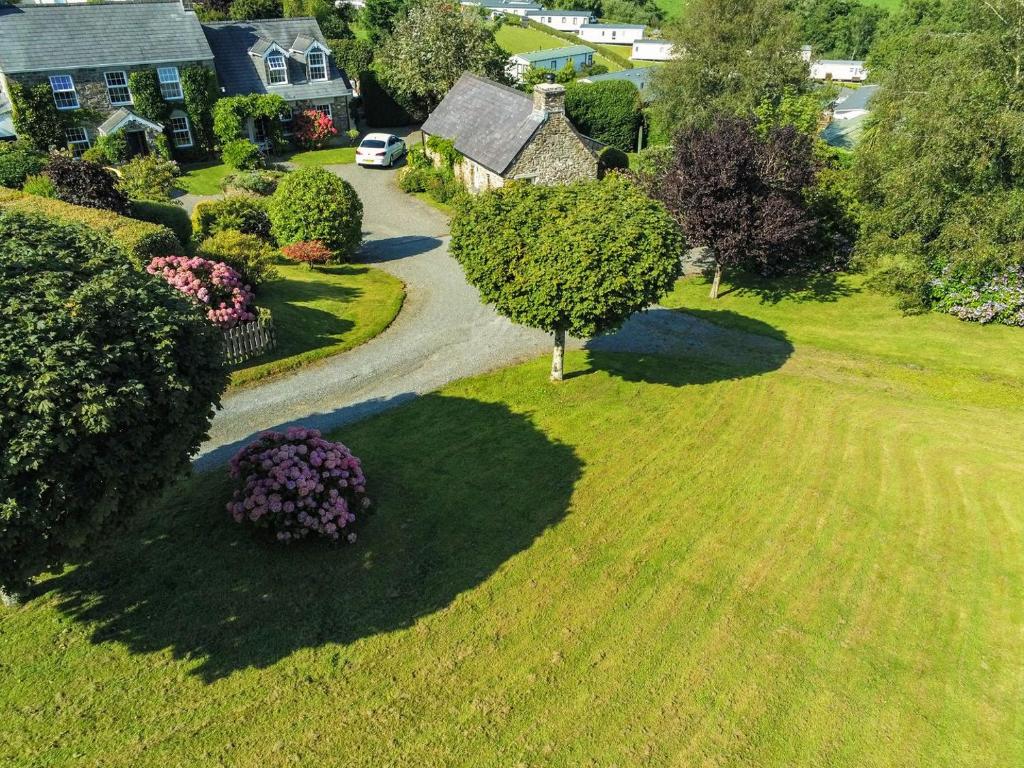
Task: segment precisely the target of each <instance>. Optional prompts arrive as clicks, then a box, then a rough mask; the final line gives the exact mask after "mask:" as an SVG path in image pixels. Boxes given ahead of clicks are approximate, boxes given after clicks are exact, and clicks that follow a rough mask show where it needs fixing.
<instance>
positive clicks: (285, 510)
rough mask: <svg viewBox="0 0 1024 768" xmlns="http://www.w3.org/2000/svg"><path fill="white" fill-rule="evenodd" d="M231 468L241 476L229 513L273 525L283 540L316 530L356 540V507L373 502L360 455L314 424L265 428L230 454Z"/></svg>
mask: <svg viewBox="0 0 1024 768" xmlns="http://www.w3.org/2000/svg"><path fill="white" fill-rule="evenodd" d="M230 472H231V477H233V478H235V479H236V480H239V481H241V487H240V488H238V489H236V490H235V492H234V495H233V496H232V498H231V501H230V502H228V507H227V509H228V512H229V513H230V515H231V516H232V517H233V518H234V520H235V522H237V523H243V522H249V523H252V524H253V525H255V526H256V527H258V528H266V529H269V530H270V531H272V532H273V533H274V535H275V536H276V538H277V539H278V541H285V542H288V541H293V540H296V539H302V538H305V537H306V536H308V535H309V534H311V533H314V534H317V535H319V536H323V537H325V538H328V539H332V540H335V541H336V540H338V539H340V538H341V537H342V536H344V537H345V539H346V541H348V542H350V543H351V542H354V541H355V540H356V535H355V533H354V532H353V531H352V529H353V527H354V525H355V522H356V512H361V511H362V510H364V509H366V508H367V507H369V506H370V499H369V497H368V496H367V495H366V477H365V476H364V475H363V468H362V464H361V463H360V461H359V459H358V458H356V457H355V456H353V455H352V452H351V451H350V450H349V449H348V448H347V447H346V446H345V445H343V444H342V443H336V442H331V441H330V440H325V439H323V438H322V437H321V436H320V432H319V431H318V430H315V429H306V428H304V427H291V428H289V429H288V430H287V431H286V432H284V433H282V432H264V433H263V434H262V435H260V436H259V437H258V438H257V439H256V440H254V441H253V442H252V443H250V444H249V445H247V446H246V447H245V448H243V449H242V450H241V451H239V452H238V453H237V454H236V455H235V457H234V458H233V459H231V463H230Z"/></svg>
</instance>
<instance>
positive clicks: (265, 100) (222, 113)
mask: <svg viewBox="0 0 1024 768" xmlns="http://www.w3.org/2000/svg"><path fill="white" fill-rule="evenodd" d="M284 108H285V101H284V99H282V98H281V97H280V96H278V95H277V94H276V93H251V94H248V95H246V96H229V97H227V98H225V99H220V100H219V101H218V102H217V103H216V104H215V105H214V107H213V133H214V135H215V136H216V137H217V143H218V144H220V146H222V147H223V146H224V145H225V144H227V143H228V142H231V141H234V140H235V139H246V138H248V134H247V132H246V130H245V125H246V120H247V119H248V118H252V119H253V120H259V119H263V120H264V121H265V122H264V125H265V127H266V132H267V143H268V144H269V145H270V150H271V151H274V150H276V149H278V148H279V147H280V146H281V145H282V144H283V143H284V136H283V134H282V132H281V121H280V120H279V119H278V118H279V117H280V115H281V112H282V111H283V110H284Z"/></svg>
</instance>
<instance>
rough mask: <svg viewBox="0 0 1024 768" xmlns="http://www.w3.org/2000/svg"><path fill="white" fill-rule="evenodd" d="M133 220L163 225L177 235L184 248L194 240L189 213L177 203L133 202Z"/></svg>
mask: <svg viewBox="0 0 1024 768" xmlns="http://www.w3.org/2000/svg"><path fill="white" fill-rule="evenodd" d="M132 218H133V219H139V220H140V221H149V222H152V223H153V224H163V225H164V226H165V227H167V228H168V229H170V230H171V231H172V232H173V233H174V234H175V236H176V237H177V238H178V242H180V243H181V244H182V245H183V246H187V245H188V244H189V242H190V241H191V240H192V220H191V219H190V218H189V217H188V211H186V210H185V209H184V208H182V207H181V206H180V205H177V204H176V203H162V202H158V201H156V200H132ZM177 250H178V251H180V250H181V249H180V248H179V249H177Z"/></svg>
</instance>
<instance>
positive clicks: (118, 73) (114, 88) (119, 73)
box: [103, 69, 135, 107]
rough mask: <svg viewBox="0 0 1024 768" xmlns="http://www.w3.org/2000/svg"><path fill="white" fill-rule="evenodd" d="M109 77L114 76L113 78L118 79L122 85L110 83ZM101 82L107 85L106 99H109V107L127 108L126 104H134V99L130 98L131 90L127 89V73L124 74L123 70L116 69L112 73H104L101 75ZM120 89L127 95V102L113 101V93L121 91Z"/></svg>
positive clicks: (123, 100) (122, 100) (121, 100)
mask: <svg viewBox="0 0 1024 768" xmlns="http://www.w3.org/2000/svg"><path fill="white" fill-rule="evenodd" d="M111 75H114V76H116V77H118V78H120V79H121V80H123V81H124V82H122V83H111V82H110V76H111ZM103 82H105V83H106V84H107V97H108V98H109V99H110V103H111V105H113V106H115V107H124V106H127V105H128V104H133V103H135V99H133V98H132V91H131V88H129V87H128V73H127V72H125V71H124V70H123V69H116V70H114V71H112V72H104V73H103ZM121 89H124V92H125V93H126V94H128V98H127V100H125V99H119V100H116V101H115V100H114V93H115V91H117V92H119V91H121Z"/></svg>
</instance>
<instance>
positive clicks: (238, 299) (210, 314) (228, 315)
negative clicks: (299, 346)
mask: <svg viewBox="0 0 1024 768" xmlns="http://www.w3.org/2000/svg"><path fill="white" fill-rule="evenodd" d="M146 271H147V272H149V274H151V275H159V276H160V277H162V278H163V279H164V280H166V281H167V282H168V283H170V284H171V285H172V286H174V287H175V288H177V289H178V290H179V291H181V292H182V293H184V294H187V295H188V296H189V297H191V298H192V300H193V301H195V302H196V303H198V304H199V305H201V306H202V307H203V308H204V309H205V310H206V317H207V319H208V320H209V321H210V322H212V323H213V324H214V325H216V326H217V327H218V328H223V329H225V330H226V329H228V328H234V327H235V326H236V325H238V324H239V323H247V322H249V321H250V320H255V319H256V310H255V306H254V301H255V299H256V296H255V294H253V292H252V289H251V288H250V287H249V286H248V285H245V284H244V283H243V282H242V276H241V275H239V274H238V272H236V271H235V270H234V269H232V268H231V267H229V266H228V265H227V264H225V263H223V262H221V261H210V260H209V259H202V258H200V257H198V256H158V257H157V258H155V259H153V260H152V261H151V262H149V266H147V267H146Z"/></svg>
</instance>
